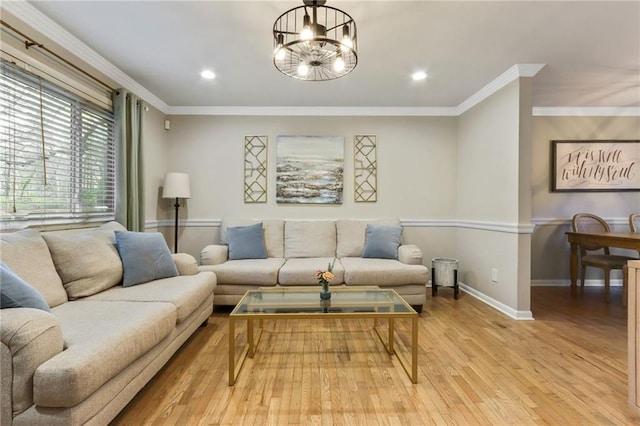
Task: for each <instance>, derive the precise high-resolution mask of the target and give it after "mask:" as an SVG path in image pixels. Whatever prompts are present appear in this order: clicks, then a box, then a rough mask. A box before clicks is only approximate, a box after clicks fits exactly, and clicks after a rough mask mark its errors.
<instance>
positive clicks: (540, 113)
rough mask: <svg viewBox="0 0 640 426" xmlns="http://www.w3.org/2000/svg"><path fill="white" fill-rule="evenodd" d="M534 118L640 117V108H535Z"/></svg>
mask: <svg viewBox="0 0 640 426" xmlns="http://www.w3.org/2000/svg"><path fill="white" fill-rule="evenodd" d="M532 115H533V116H534V117H640V107H533V111H532Z"/></svg>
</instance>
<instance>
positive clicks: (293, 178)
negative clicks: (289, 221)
mask: <svg viewBox="0 0 640 426" xmlns="http://www.w3.org/2000/svg"><path fill="white" fill-rule="evenodd" d="M276 151H277V153H276V162H277V165H276V201H277V202H278V203H298V204H300V203H308V204H342V187H343V183H342V182H343V171H344V138H343V137H341V136H278V138H277V139H276Z"/></svg>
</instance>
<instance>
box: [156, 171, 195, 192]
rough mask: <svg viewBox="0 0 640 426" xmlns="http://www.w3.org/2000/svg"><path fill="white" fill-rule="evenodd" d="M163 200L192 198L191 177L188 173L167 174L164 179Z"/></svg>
mask: <svg viewBox="0 0 640 426" xmlns="http://www.w3.org/2000/svg"><path fill="white" fill-rule="evenodd" d="M162 198H191V188H190V186H189V175H188V174H186V173H173V172H171V173H167V174H166V175H165V177H164V188H163V189H162Z"/></svg>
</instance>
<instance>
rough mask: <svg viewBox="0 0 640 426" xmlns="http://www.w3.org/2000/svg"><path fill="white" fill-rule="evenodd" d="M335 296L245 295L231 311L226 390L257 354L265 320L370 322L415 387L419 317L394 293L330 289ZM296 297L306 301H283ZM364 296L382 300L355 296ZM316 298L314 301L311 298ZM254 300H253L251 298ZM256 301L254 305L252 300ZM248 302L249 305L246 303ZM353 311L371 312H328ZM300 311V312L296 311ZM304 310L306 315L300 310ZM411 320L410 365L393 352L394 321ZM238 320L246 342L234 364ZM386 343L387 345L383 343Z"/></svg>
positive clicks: (279, 291)
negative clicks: (381, 326)
mask: <svg viewBox="0 0 640 426" xmlns="http://www.w3.org/2000/svg"><path fill="white" fill-rule="evenodd" d="M331 291H332V293H333V295H334V298H333V300H331V301H326V302H325V301H321V300H320V295H319V293H320V292H319V290H318V289H317V288H309V287H303V288H300V287H276V288H268V289H259V290H249V291H247V292H246V293H245V294H244V296H243V297H242V299H241V300H240V302H238V304H237V305H236V307H235V308H234V309H233V311H232V312H231V313H230V314H229V386H233V385H234V384H235V383H236V380H237V378H238V375H239V374H240V370H241V369H242V366H243V365H244V361H245V360H246V358H247V356H248V357H249V358H253V356H254V355H255V352H256V348H257V345H258V343H259V342H260V338H261V337H262V332H263V330H264V328H263V322H264V320H265V319H269V320H271V319H273V320H278V319H336V318H345V319H363V318H372V319H373V320H374V324H373V325H374V327H373V328H374V330H375V331H376V334H377V335H378V337H379V338H380V341H381V342H382V344H383V345H384V347H385V349H386V350H387V352H388V353H389V355H394V354H395V355H396V358H397V359H398V361H399V362H400V364H401V365H402V367H403V368H404V370H405V372H406V373H407V375H408V376H409V379H411V383H414V384H415V383H418V318H419V314H418V313H417V312H416V311H415V310H414V309H413V308H412V307H411V305H409V304H408V303H407V302H406V301H405V300H404V299H403V298H402V297H400V295H398V293H396V291H395V290H390V289H380V288H378V287H355V288H349V287H342V288H331ZM287 292H288V293H295V294H297V295H302V294H304V295H305V296H306V295H307V293H308V296H309V297H307V298H306V299H304V300H302V302H301V301H296V300H284V294H285V293H287ZM366 292H374V293H376V294H377V295H378V296H383V297H382V299H383V300H377V301H373V302H372V301H367V300H365V299H364V298H363V299H362V300H359V299H358V294H363V293H366ZM274 295H275V296H277V295H281V296H282V300H280V301H276V300H267V301H261V300H260V298H261V297H263V296H274ZM314 295H315V298H314ZM254 296H255V297H254ZM256 298H257V299H259V300H258V302H257V303H256V302H255V299H256ZM248 299H251V302H248V301H247V300H248ZM397 305H398V306H400V307H401V309H402V310H400V311H396V310H395V308H396V306H397ZM247 306H249V307H250V308H251V309H252V311H250V312H240V310H241V308H245V307H247ZM344 307H348V308H350V309H351V308H353V309H358V308H360V309H371V310H370V311H356V312H331V311H329V308H333V309H335V308H344ZM264 309H285V310H286V309H290V310H291V312H285V313H282V312H280V313H277V312H275V313H274V312H266V311H265V310H264ZM298 309H300V310H301V312H297V311H296V310H298ZM305 309H307V310H308V311H307V312H304V311H302V310H305ZM399 318H400V319H401V318H405V319H407V318H408V319H411V361H408V360H407V359H406V357H405V354H403V353H402V352H398V351H396V349H395V345H394V341H395V338H396V337H395V326H394V321H395V319H399ZM380 319H387V321H388V326H387V336H386V339H385V337H383V336H382V334H381V331H380V329H379V327H378V320H380ZM239 320H246V322H247V342H246V343H245V345H244V347H243V348H242V351H241V353H240V355H239V357H238V359H237V360H236V335H235V325H236V324H235V323H236V321H239ZM256 320H258V327H257V331H256V329H255V328H256V327H255V324H254V321H256ZM385 340H386V342H385Z"/></svg>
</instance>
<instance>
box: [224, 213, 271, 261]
mask: <svg viewBox="0 0 640 426" xmlns="http://www.w3.org/2000/svg"><path fill="white" fill-rule="evenodd" d="M227 238H228V239H229V259H230V260H241V259H266V258H267V249H266V248H265V245H264V236H263V231H262V222H258V223H256V224H254V225H247V226H234V227H232V228H229V229H228V230H227Z"/></svg>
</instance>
